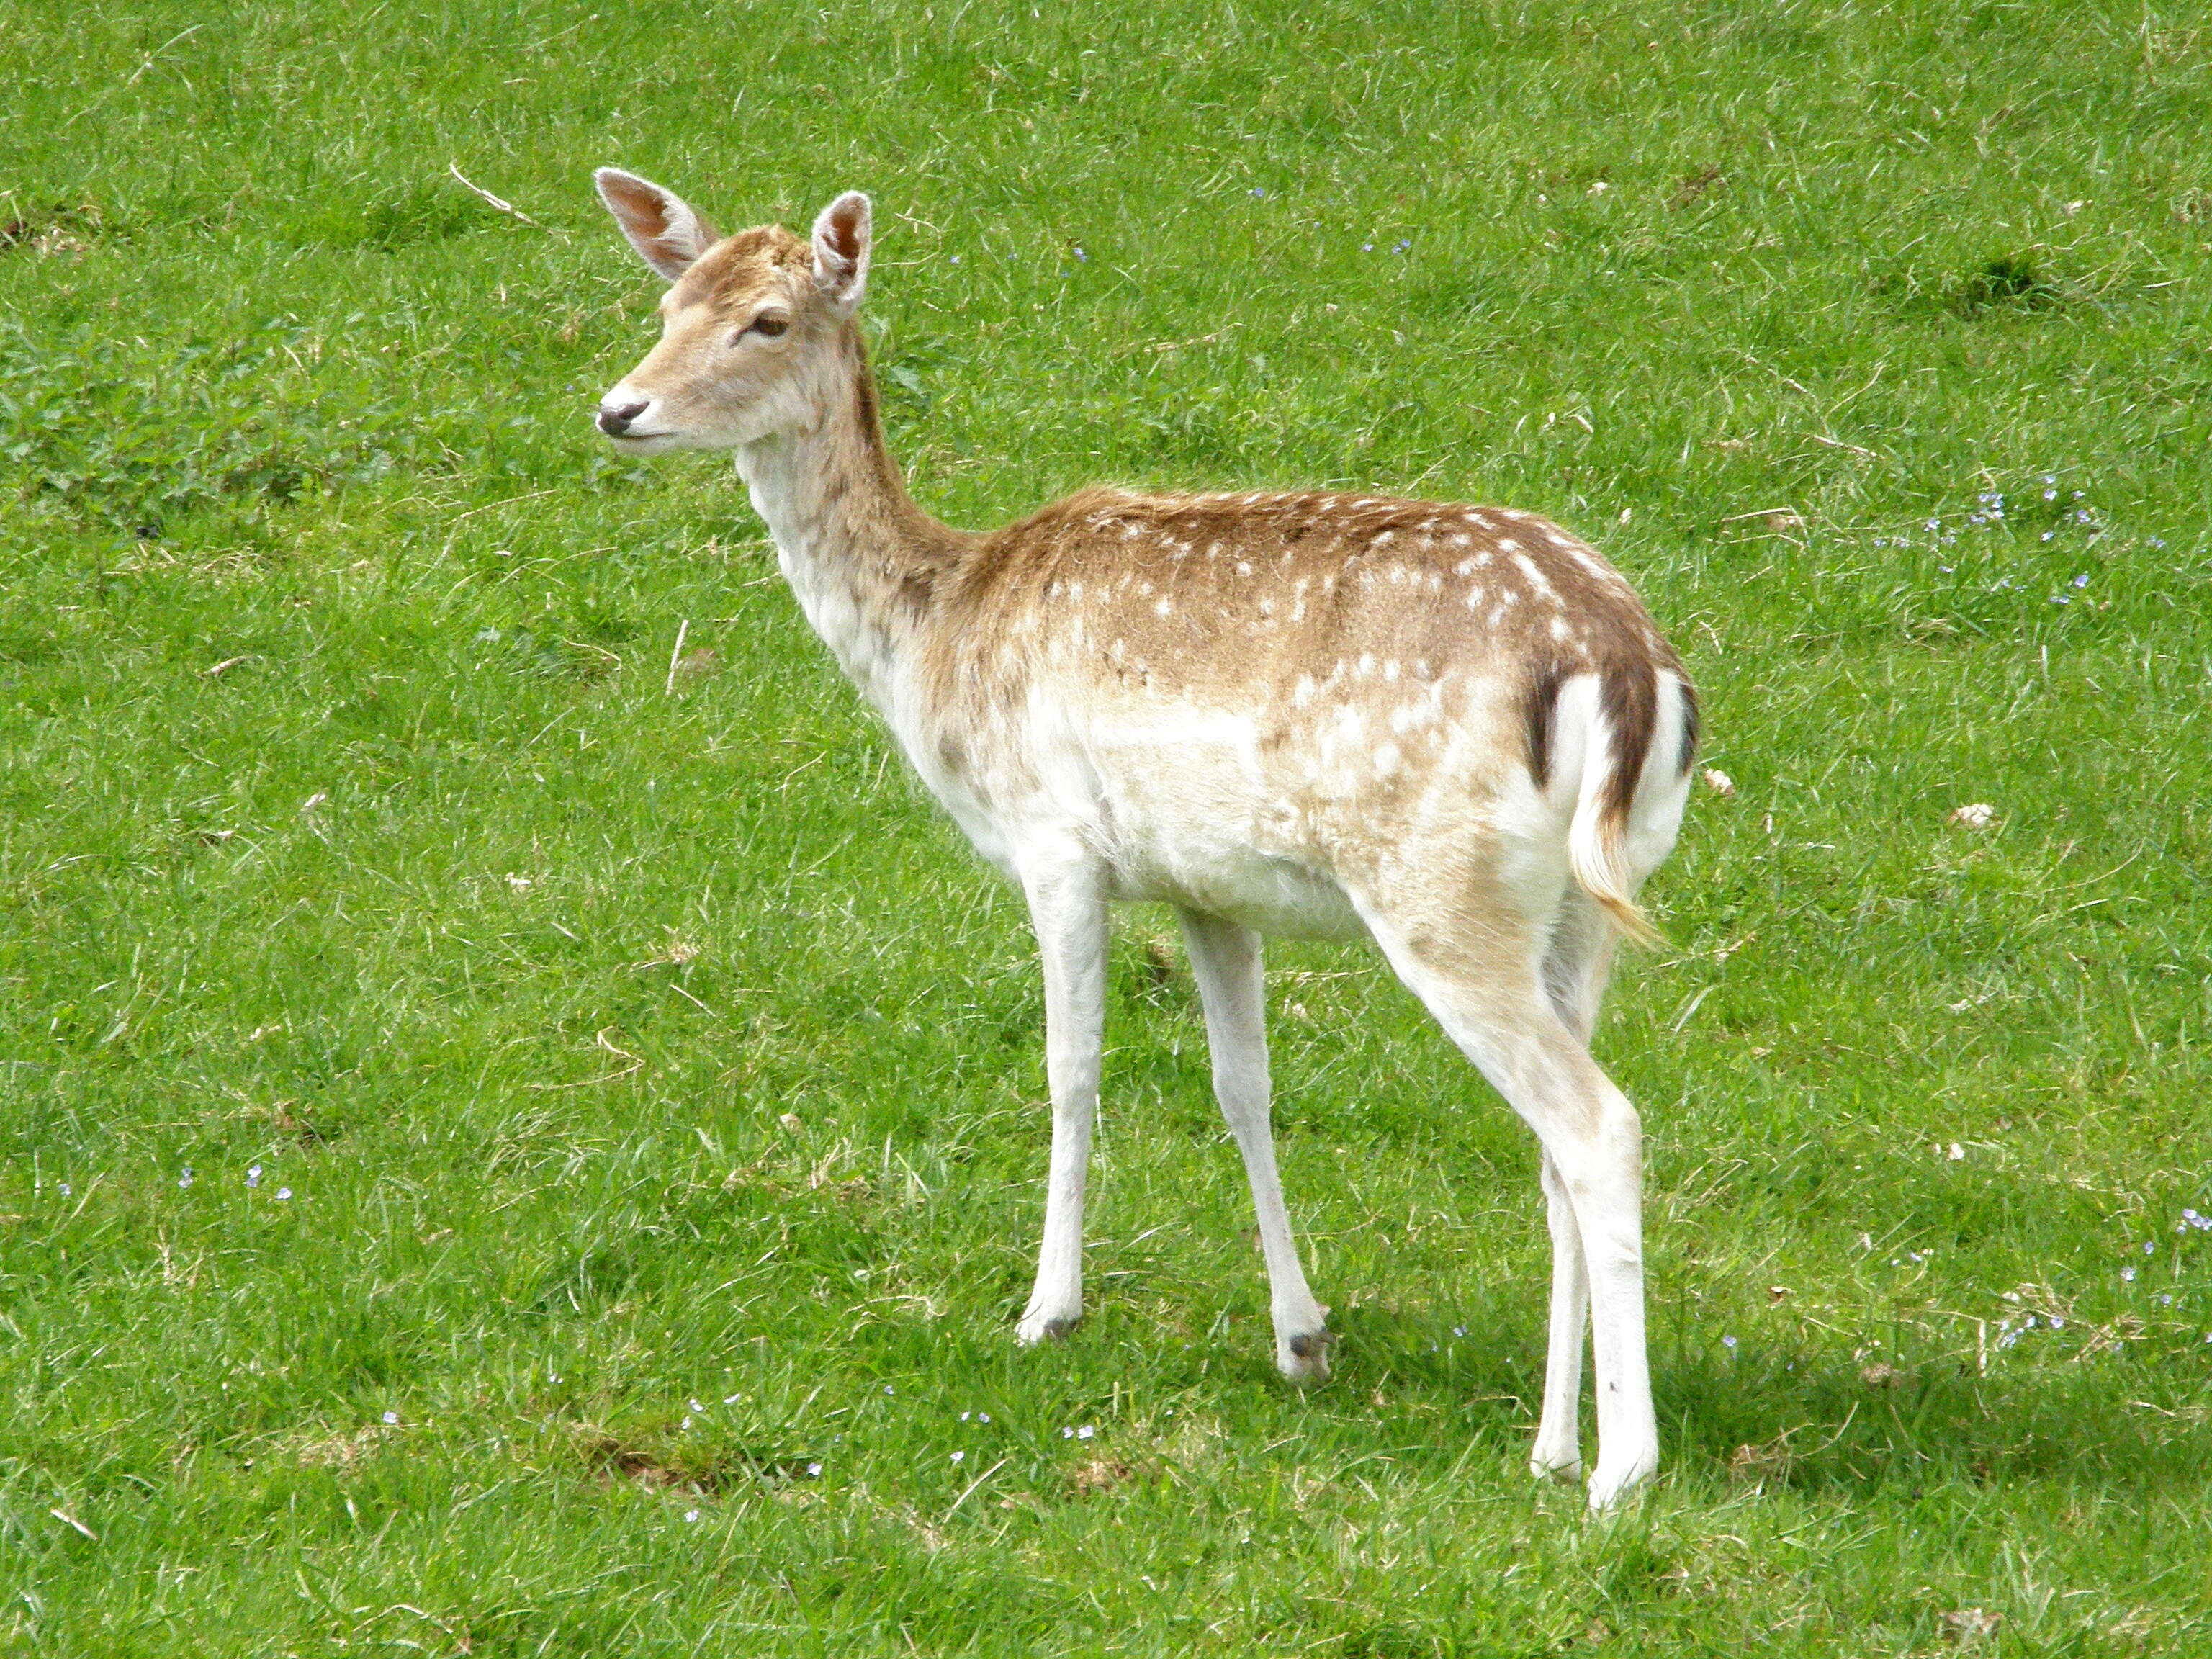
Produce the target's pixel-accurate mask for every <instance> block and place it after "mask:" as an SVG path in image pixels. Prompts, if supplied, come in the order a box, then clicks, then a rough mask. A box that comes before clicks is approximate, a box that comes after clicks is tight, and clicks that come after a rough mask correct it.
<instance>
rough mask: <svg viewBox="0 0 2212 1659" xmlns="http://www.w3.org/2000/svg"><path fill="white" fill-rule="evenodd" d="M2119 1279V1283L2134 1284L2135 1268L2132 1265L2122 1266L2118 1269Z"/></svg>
mask: <svg viewBox="0 0 2212 1659" xmlns="http://www.w3.org/2000/svg"><path fill="white" fill-rule="evenodd" d="M2120 1281H2121V1283H2123V1284H2126V1285H2132V1284H2134V1283H2135V1282H2136V1270H2135V1269H2134V1268H2133V1267H2123V1268H2121V1269H2120Z"/></svg>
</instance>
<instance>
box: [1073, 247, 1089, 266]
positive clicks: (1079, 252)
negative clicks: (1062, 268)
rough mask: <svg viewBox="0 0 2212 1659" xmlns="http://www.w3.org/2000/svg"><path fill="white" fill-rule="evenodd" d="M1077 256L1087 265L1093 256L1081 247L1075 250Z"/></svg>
mask: <svg viewBox="0 0 2212 1659" xmlns="http://www.w3.org/2000/svg"><path fill="white" fill-rule="evenodd" d="M1075 257H1076V258H1078V259H1080V260H1081V261H1082V262H1083V263H1084V264H1086V265H1087V264H1090V263H1091V256H1090V255H1089V254H1087V253H1085V252H1084V251H1083V250H1082V249H1081V248H1078V249H1076V250H1075Z"/></svg>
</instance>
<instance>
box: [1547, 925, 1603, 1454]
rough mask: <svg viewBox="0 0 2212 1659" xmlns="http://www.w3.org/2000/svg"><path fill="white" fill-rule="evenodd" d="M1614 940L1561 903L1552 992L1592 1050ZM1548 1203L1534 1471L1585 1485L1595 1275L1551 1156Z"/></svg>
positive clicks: (1550, 969) (1551, 949) (1557, 1007)
mask: <svg viewBox="0 0 2212 1659" xmlns="http://www.w3.org/2000/svg"><path fill="white" fill-rule="evenodd" d="M1612 967H1613V928H1612V927H1611V926H1610V925H1609V924H1608V923H1607V921H1606V919H1605V917H1604V915H1602V914H1601V912H1600V911H1599V909H1598V908H1597V906H1596V905H1595V904H1594V903H1592V902H1590V901H1589V898H1588V897H1587V896H1584V895H1583V893H1582V892H1581V891H1580V890H1578V889H1574V888H1570V889H1569V890H1567V892H1566V894H1565V896H1564V897H1563V898H1562V899H1561V901H1560V903H1559V913H1558V915H1556V916H1555V917H1554V919H1553V925H1552V938H1551V943H1550V945H1548V946H1547V948H1546V950H1545V952H1544V991H1545V994H1546V995H1547V996H1548V997H1549V998H1550V1000H1551V1003H1552V1008H1553V1012H1555V1013H1557V1014H1558V1015H1559V1022H1560V1024H1563V1025H1565V1027H1566V1028H1567V1029H1568V1030H1569V1031H1571V1032H1572V1033H1573V1034H1574V1036H1576V1038H1577V1040H1578V1041H1580V1042H1582V1043H1583V1045H1584V1046H1585V1047H1587V1046H1588V1045H1589V1038H1590V1031H1591V1029H1592V1027H1593V1026H1595V1024H1596V1023H1597V1006H1598V1002H1599V1000H1600V999H1601V998H1602V997H1603V995H1604V994H1605V981H1606V979H1607V975H1608V974H1609V973H1610V972H1611V970H1612ZM1543 1182H1544V1202H1545V1208H1546V1211H1547V1220H1548V1222H1549V1225H1550V1228H1551V1234H1552V1312H1551V1340H1550V1342H1549V1344H1548V1345H1547V1348H1546V1352H1545V1359H1544V1411H1543V1416H1542V1419H1541V1421H1540V1422H1539V1424H1538V1425H1537V1428H1536V1443H1535V1445H1534V1448H1532V1449H1531V1450H1530V1452H1529V1455H1528V1467H1529V1468H1530V1469H1532V1470H1533V1471H1534V1473H1535V1474H1538V1475H1540V1476H1547V1477H1551V1476H1556V1477H1560V1478H1564V1479H1569V1480H1578V1479H1580V1478H1581V1475H1582V1472H1583V1454H1582V1430H1581V1416H1582V1391H1583V1332H1584V1330H1585V1328H1586V1327H1587V1326H1588V1324H1589V1268H1588V1266H1587V1264H1586V1263H1585V1262H1584V1261H1583V1240H1582V1231H1581V1229H1580V1228H1579V1227H1578V1226H1577V1224H1576V1221H1575V1208H1574V1202H1573V1200H1571V1198H1570V1197H1569V1196H1568V1194H1567V1185H1566V1181H1565V1177H1564V1176H1561V1175H1560V1173H1559V1165H1558V1164H1557V1163H1555V1162H1554V1161H1553V1158H1552V1154H1551V1152H1549V1151H1548V1150H1547V1151H1546V1152H1545V1153H1544V1173H1543Z"/></svg>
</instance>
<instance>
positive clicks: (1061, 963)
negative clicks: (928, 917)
mask: <svg viewBox="0 0 2212 1659" xmlns="http://www.w3.org/2000/svg"><path fill="white" fill-rule="evenodd" d="M1022 886H1023V888H1024V891H1025V892H1026V893H1027V895H1028V896H1029V902H1030V921H1031V922H1032V923H1033V924H1034V926H1035V927H1036V937H1037V951H1038V955H1039V956H1040V957H1042V962H1043V966H1044V1023H1045V1077H1046V1079H1047V1082H1048V1085H1049V1086H1050V1089H1051V1091H1052V1167H1051V1172H1050V1174H1049V1175H1048V1176H1047V1177H1046V1186H1045V1205H1044V1241H1043V1243H1042V1245H1041V1246H1040V1248H1039V1249H1038V1252H1037V1276H1036V1288H1035V1289H1034V1290H1032V1291H1030V1301H1029V1306H1028V1308H1027V1309H1026V1310H1024V1312H1023V1314H1022V1318H1021V1323H1020V1324H1019V1325H1018V1326H1017V1327H1016V1328H1015V1335H1016V1336H1017V1337H1018V1339H1019V1340H1021V1341H1022V1343H1023V1344H1024V1345H1025V1346H1026V1345H1028V1344H1030V1343H1035V1342H1041V1341H1042V1340H1044V1339H1045V1338H1047V1337H1048V1336H1058V1335H1060V1334H1061V1333H1062V1332H1064V1331H1066V1329H1067V1328H1069V1327H1070V1326H1072V1325H1073V1324H1074V1323H1075V1322H1076V1321H1077V1320H1079V1319H1080V1318H1082V1317H1083V1192H1084V1185H1085V1179H1086V1177H1087V1176H1088V1175H1089V1173H1090V1167H1091V1125H1092V1122H1093V1121H1095V1119H1096V1118H1097V1111H1098V1072H1099V1050H1100V1043H1101V1041H1102V1038H1103V1033H1104V1030H1105V1020H1106V902H1105V897H1104V893H1103V887H1102V884H1101V883H1100V881H1099V878H1098V873H1097V870H1096V869H1095V868H1094V867H1093V866H1091V865H1090V864H1089V863H1088V862H1087V861H1085V860H1082V859H1081V858H1080V857H1079V856H1075V855H1070V856H1067V857H1062V858H1052V859H1038V860H1032V861H1030V863H1028V864H1025V865H1024V868H1023V870H1022Z"/></svg>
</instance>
